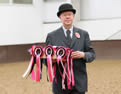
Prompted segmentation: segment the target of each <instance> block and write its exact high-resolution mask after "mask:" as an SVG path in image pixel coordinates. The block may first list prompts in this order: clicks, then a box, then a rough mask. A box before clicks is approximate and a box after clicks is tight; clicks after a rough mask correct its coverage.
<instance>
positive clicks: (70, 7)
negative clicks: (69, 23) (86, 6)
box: [57, 3, 76, 17]
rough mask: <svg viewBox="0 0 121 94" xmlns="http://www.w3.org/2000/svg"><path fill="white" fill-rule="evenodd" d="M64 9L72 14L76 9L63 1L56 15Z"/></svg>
mask: <svg viewBox="0 0 121 94" xmlns="http://www.w3.org/2000/svg"><path fill="white" fill-rule="evenodd" d="M65 11H72V12H73V13H74V14H75V13H76V10H75V9H74V8H73V6H72V5H71V4H69V3H65V4H62V5H60V7H59V9H58V12H57V16H58V17H59V16H60V14H61V13H63V12H65Z"/></svg>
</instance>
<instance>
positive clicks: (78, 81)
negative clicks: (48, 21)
mask: <svg viewBox="0 0 121 94" xmlns="http://www.w3.org/2000/svg"><path fill="white" fill-rule="evenodd" d="M75 13H76V10H75V9H74V8H73V6H72V5H71V4H68V3H65V4H62V5H61V6H60V7H59V9H58V12H57V16H58V17H59V18H60V20H61V22H62V24H63V25H62V27H60V28H58V29H57V30H55V31H53V32H51V33H49V34H48V35H47V39H46V44H47V45H53V46H64V47H66V48H71V49H74V52H72V56H71V57H72V58H73V72H74V80H75V86H74V87H72V89H71V90H70V89H67V85H66V89H62V83H61V81H62V77H61V75H60V73H59V71H58V68H57V71H56V78H57V83H56V82H55V81H53V93H54V94H85V92H86V91H87V72H86V63H87V62H91V61H93V60H94V59H95V52H94V50H93V48H92V47H91V44H90V39H89V35H88V33H87V32H86V31H84V30H82V29H79V28H77V27H75V26H73V20H74V16H75ZM65 84H67V83H66V82H65Z"/></svg>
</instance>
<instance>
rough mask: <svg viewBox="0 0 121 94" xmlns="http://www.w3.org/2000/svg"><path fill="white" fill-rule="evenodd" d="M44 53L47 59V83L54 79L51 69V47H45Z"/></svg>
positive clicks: (52, 50)
mask: <svg viewBox="0 0 121 94" xmlns="http://www.w3.org/2000/svg"><path fill="white" fill-rule="evenodd" d="M44 51H45V55H46V58H47V66H48V74H49V81H50V82H52V81H53V78H54V75H53V69H52V56H53V55H54V49H53V47H52V46H51V45H48V46H46V47H45V49H44Z"/></svg>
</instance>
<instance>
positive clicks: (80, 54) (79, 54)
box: [71, 51, 85, 59]
mask: <svg viewBox="0 0 121 94" xmlns="http://www.w3.org/2000/svg"><path fill="white" fill-rule="evenodd" d="M71 56H72V58H74V59H77V58H85V53H84V52H81V51H74V52H72V55H71Z"/></svg>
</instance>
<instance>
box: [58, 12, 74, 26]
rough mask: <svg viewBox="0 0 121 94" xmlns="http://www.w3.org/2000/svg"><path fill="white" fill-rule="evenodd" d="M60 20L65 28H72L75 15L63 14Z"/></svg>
mask: <svg viewBox="0 0 121 94" xmlns="http://www.w3.org/2000/svg"><path fill="white" fill-rule="evenodd" d="M59 18H60V20H61V22H62V23H63V25H64V26H71V25H72V24H73V19H74V14H73V12H71V11H67V12H63V13H62V14H61V15H60V16H59Z"/></svg>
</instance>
